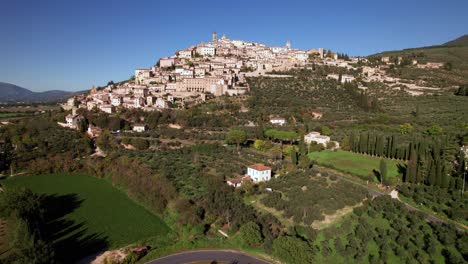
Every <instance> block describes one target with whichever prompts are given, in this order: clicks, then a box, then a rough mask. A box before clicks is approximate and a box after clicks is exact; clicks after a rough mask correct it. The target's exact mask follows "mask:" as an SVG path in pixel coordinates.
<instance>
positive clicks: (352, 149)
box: [349, 132, 356, 152]
mask: <svg viewBox="0 0 468 264" xmlns="http://www.w3.org/2000/svg"><path fill="white" fill-rule="evenodd" d="M349 150H350V151H352V152H356V149H355V148H354V132H352V133H351V135H349Z"/></svg>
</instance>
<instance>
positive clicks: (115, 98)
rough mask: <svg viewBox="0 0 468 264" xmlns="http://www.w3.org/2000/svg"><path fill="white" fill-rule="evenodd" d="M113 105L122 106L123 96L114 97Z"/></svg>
mask: <svg viewBox="0 0 468 264" xmlns="http://www.w3.org/2000/svg"><path fill="white" fill-rule="evenodd" d="M111 104H112V105H113V106H120V105H121V104H122V97H121V96H115V97H112V99H111Z"/></svg>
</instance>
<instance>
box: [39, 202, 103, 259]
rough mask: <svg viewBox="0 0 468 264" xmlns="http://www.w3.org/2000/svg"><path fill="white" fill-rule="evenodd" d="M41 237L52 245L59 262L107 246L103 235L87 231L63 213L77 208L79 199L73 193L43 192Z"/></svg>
mask: <svg viewBox="0 0 468 264" xmlns="http://www.w3.org/2000/svg"><path fill="white" fill-rule="evenodd" d="M42 201H43V208H45V212H44V223H45V224H44V227H43V228H42V230H43V234H42V235H43V238H44V240H46V241H48V242H49V243H51V244H52V245H53V247H54V249H55V254H56V258H57V260H58V261H59V262H60V263H74V262H76V261H78V260H80V259H82V258H84V257H86V256H88V255H91V254H93V253H96V252H99V251H102V250H104V249H106V248H107V247H108V241H107V237H106V236H104V235H102V234H97V233H89V232H88V229H87V228H86V223H85V222H79V223H78V222H75V221H73V220H71V219H69V218H67V216H68V215H69V214H71V213H72V212H73V211H75V210H76V209H78V208H79V207H80V206H81V204H82V202H83V200H81V199H79V197H78V195H77V194H66V195H57V194H54V195H44V196H43V200H42Z"/></svg>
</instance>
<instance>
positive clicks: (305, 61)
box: [63, 33, 444, 114]
mask: <svg viewBox="0 0 468 264" xmlns="http://www.w3.org/2000/svg"><path fill="white" fill-rule="evenodd" d="M377 59H378V61H377V63H376V61H372V62H371V61H369V59H368V58H363V57H349V56H348V55H345V54H340V53H333V52H331V51H330V50H328V51H326V50H325V49H324V48H316V49H310V50H301V49H294V48H292V47H291V42H290V41H287V42H286V44H285V46H283V47H279V46H267V45H265V44H262V43H257V42H249V41H243V40H231V39H229V38H227V37H226V36H225V35H224V36H222V37H221V38H218V37H217V34H216V33H213V35H212V39H211V41H210V42H208V43H200V44H198V45H195V46H191V47H188V48H186V49H182V50H178V51H177V52H175V54H174V55H172V56H169V57H164V58H161V59H159V60H158V61H157V63H156V64H155V65H154V66H153V67H151V68H141V69H136V70H135V74H134V76H133V77H132V78H131V79H130V80H128V81H124V82H120V83H114V82H109V83H108V85H107V86H105V87H101V88H99V89H98V88H95V87H94V86H93V88H92V89H91V91H90V93H89V94H87V95H78V96H73V97H72V98H70V99H69V100H68V102H67V103H66V104H64V105H63V108H64V109H65V110H70V109H72V108H73V107H78V108H86V109H88V110H92V109H95V108H97V109H99V110H101V111H103V112H106V113H109V114H111V113H114V112H115V111H116V110H117V109H118V108H128V109H133V108H139V109H143V110H145V111H153V110H158V109H166V108H188V107H191V106H193V105H196V104H199V103H201V102H205V101H206V100H208V99H210V98H213V97H217V96H222V95H228V96H236V95H242V94H245V93H246V92H247V91H249V89H250V87H249V84H248V83H247V80H246V78H248V77H258V76H269V77H282V76H281V75H275V74H274V73H277V72H285V71H288V70H291V69H294V68H312V67H313V66H315V65H324V66H330V67H339V68H344V69H346V70H347V71H354V73H355V74H348V73H347V74H336V73H330V74H328V75H327V76H326V78H328V79H335V80H337V81H339V82H341V83H346V82H352V81H354V80H356V78H358V80H359V81H364V82H369V81H377V82H385V83H393V84H395V85H404V86H406V87H407V88H408V89H409V90H410V93H411V94H413V95H420V94H422V92H420V91H419V90H421V89H425V88H427V87H424V86H420V84H415V83H411V82H408V81H403V82H400V79H399V78H395V77H393V76H391V75H390V74H388V70H389V68H391V67H392V66H393V65H400V64H402V63H407V61H408V60H409V58H404V57H401V56H398V57H395V58H393V57H389V56H385V57H378V58H377ZM409 63H411V64H412V65H414V66H415V67H417V68H440V67H443V66H444V64H443V63H440V62H427V63H423V64H420V63H419V64H418V60H417V59H414V58H412V59H411V60H410V62H409ZM359 88H361V89H363V90H365V89H366V88H367V87H365V86H364V85H359ZM430 89H431V88H429V90H430ZM411 90H412V91H411Z"/></svg>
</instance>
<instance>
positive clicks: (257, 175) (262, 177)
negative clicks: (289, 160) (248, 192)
mask: <svg viewBox="0 0 468 264" xmlns="http://www.w3.org/2000/svg"><path fill="white" fill-rule="evenodd" d="M247 175H248V176H249V177H250V178H251V179H252V181H253V182H254V183H257V182H262V181H269V180H270V179H271V168H270V167H268V166H265V165H263V164H254V165H251V166H249V167H248V168H247Z"/></svg>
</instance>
